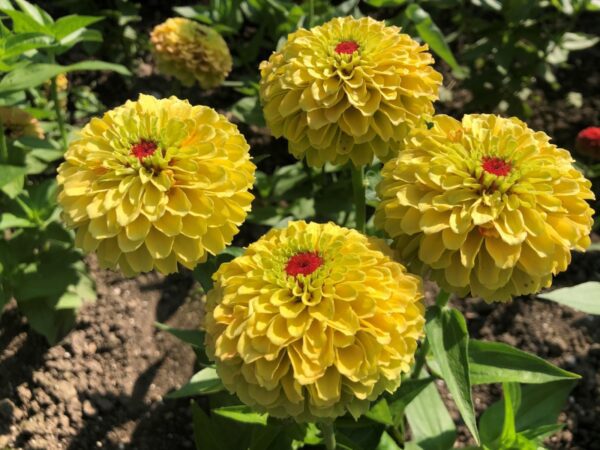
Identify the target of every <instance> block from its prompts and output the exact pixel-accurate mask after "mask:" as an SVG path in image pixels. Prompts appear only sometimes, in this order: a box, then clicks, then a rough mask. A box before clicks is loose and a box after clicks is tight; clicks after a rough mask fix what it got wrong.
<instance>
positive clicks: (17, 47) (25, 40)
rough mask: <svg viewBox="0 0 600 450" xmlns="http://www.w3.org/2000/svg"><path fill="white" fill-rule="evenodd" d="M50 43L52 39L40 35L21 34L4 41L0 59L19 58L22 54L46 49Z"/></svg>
mask: <svg viewBox="0 0 600 450" xmlns="http://www.w3.org/2000/svg"><path fill="white" fill-rule="evenodd" d="M51 43H52V38H50V37H48V36H46V35H44V34H42V33H22V34H17V35H12V36H9V37H8V38H7V39H6V40H5V41H4V49H3V51H2V50H0V51H1V53H0V58H1V59H3V60H5V59H9V58H13V57H15V56H21V55H23V54H24V53H26V52H28V51H30V50H34V49H38V48H44V47H48V46H49V45H50V44H51Z"/></svg>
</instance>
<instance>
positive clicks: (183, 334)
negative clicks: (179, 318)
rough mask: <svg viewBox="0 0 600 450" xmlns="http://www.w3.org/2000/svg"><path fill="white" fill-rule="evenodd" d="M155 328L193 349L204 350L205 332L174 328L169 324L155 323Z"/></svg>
mask: <svg viewBox="0 0 600 450" xmlns="http://www.w3.org/2000/svg"><path fill="white" fill-rule="evenodd" d="M154 326H155V327H156V328H158V329H159V330H162V331H166V332H167V333H171V334H172V335H173V336H175V337H176V338H177V339H179V340H181V341H183V342H185V343H186V344H190V345H191V346H192V347H196V348H204V334H205V333H204V331H202V330H200V329H198V330H184V329H182V328H173V327H171V326H169V325H167V324H164V323H160V322H154Z"/></svg>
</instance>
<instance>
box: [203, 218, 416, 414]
mask: <svg viewBox="0 0 600 450" xmlns="http://www.w3.org/2000/svg"><path fill="white" fill-rule="evenodd" d="M213 279H214V280H215V287H214V288H213V289H212V290H211V291H210V292H209V293H208V298H207V312H206V346H207V352H208V354H209V355H210V357H211V358H213V359H214V360H215V363H216V367H217V372H218V373H219V376H220V377H221V379H222V380H223V383H224V384H225V386H226V387H227V389H229V390H230V391H232V392H234V393H236V394H237V395H238V397H239V398H240V400H242V401H243V402H244V403H246V404H247V405H249V406H251V407H252V408H254V409H256V410H258V411H267V412H268V413H269V414H271V415H272V416H275V417H290V416H291V417H293V418H294V419H296V420H297V421H313V420H318V419H319V418H333V417H337V416H340V415H342V414H344V413H345V412H347V411H348V412H350V413H351V414H353V415H354V416H358V415H360V414H362V413H364V412H365V411H366V410H367V408H368V406H369V402H370V401H371V400H374V399H375V398H377V397H378V396H379V395H380V394H381V393H382V392H383V391H386V390H387V391H389V392H393V391H394V390H395V389H396V388H397V387H398V385H399V384H400V377H401V375H402V373H406V372H408V371H409V369H410V365H411V364H412V362H413V359H414V352H415V349H416V348H417V341H418V339H419V338H420V337H421V334H422V329H423V323H424V318H423V310H424V308H423V305H422V304H421V298H422V288H421V280H420V279H419V278H418V277H416V276H414V275H410V274H408V273H406V271H405V269H404V267H402V266H401V265H400V264H398V263H397V262H394V261H393V260H392V259H391V250H390V249H389V247H387V245H386V244H385V242H384V241H382V240H380V239H375V238H370V237H366V236H364V235H362V234H360V233H358V232H357V231H355V230H349V229H347V228H342V227H339V226H337V225H334V224H332V223H329V224H325V225H322V224H317V223H310V224H307V223H305V222H291V223H289V224H288V226H287V228H284V229H273V230H271V231H269V232H268V233H267V234H266V235H265V236H263V237H262V238H261V239H259V240H258V241H257V242H255V243H254V244H251V245H250V246H249V247H248V249H247V250H246V252H245V253H244V255H242V256H239V257H237V258H235V259H234V260H232V261H231V262H229V263H225V264H223V265H221V267H220V268H219V270H218V271H217V272H216V273H215V274H214V276H213Z"/></svg>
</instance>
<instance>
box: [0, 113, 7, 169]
mask: <svg viewBox="0 0 600 450" xmlns="http://www.w3.org/2000/svg"><path fill="white" fill-rule="evenodd" d="M5 162H8V147H7V146H6V136H5V135H4V124H3V123H2V121H1V120H0V164H1V163H5Z"/></svg>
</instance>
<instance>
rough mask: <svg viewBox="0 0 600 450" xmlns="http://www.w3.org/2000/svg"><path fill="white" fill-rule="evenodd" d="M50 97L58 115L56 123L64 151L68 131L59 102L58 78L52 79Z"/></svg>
mask: <svg viewBox="0 0 600 450" xmlns="http://www.w3.org/2000/svg"><path fill="white" fill-rule="evenodd" d="M50 95H51V96H52V102H53V103H54V113H55V114H56V121H57V122H58V129H59V131H60V138H61V140H62V146H63V149H65V150H66V149H67V130H66V129H65V119H64V117H63V113H62V110H61V107H60V103H59V101H58V88H57V86H56V77H52V81H51V85H50Z"/></svg>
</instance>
